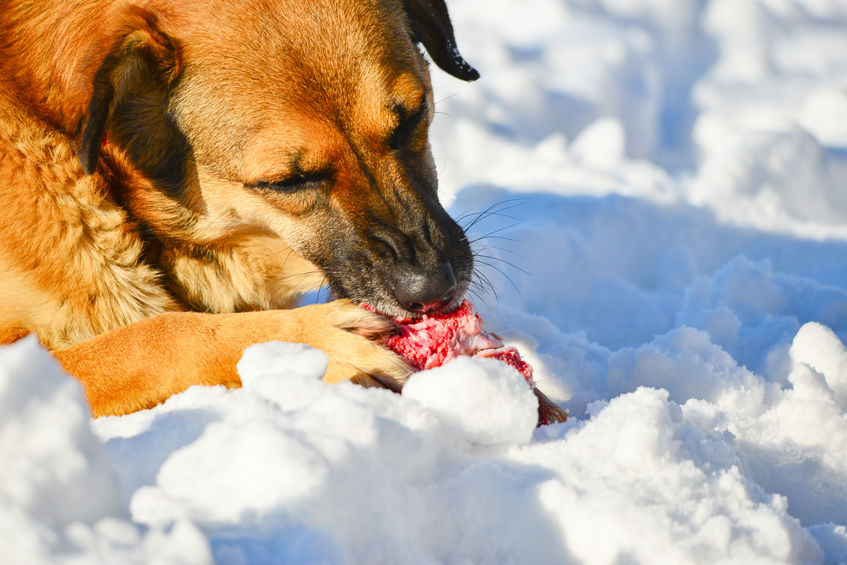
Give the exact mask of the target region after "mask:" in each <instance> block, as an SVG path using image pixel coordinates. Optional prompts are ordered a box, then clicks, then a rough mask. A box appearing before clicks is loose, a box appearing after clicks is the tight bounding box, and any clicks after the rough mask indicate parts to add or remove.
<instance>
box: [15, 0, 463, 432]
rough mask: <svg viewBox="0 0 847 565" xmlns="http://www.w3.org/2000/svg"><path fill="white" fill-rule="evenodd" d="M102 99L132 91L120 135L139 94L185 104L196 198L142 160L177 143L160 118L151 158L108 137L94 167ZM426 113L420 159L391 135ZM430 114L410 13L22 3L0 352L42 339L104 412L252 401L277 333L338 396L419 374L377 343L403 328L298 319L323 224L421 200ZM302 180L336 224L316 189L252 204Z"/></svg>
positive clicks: (268, 5)
mask: <svg viewBox="0 0 847 565" xmlns="http://www.w3.org/2000/svg"><path fill="white" fill-rule="evenodd" d="M412 4H415V2H412ZM269 29H284V30H287V31H286V33H287V34H289V35H285V36H282V37H279V36H274V37H271V38H269V37H268V35H267V34H268V33H269V32H268V30H269ZM451 33H452V32H451ZM110 61H111V62H110ZM186 61H187V62H190V65H188V64H184V63H185V62H186ZM110 65H113V66H110ZM139 77H141V79H143V80H144V81H146V82H144V83H141V84H143V85H145V86H144V87H143V90H141V91H139V90H137V89H138V88H141V87H139V86H138V85H137V81H138V80H139ZM268 77H272V78H273V80H268ZM177 78H179V79H180V89H177V90H175V91H174V90H173V86H174V84H176V80H177ZM98 81H99V82H98ZM134 88H135V89H136V90H132V89H134ZM103 92H106V93H107V94H108V93H112V92H114V101H111V100H112V99H111V98H110V99H104V100H105V102H104V104H105V106H102V107H101V108H100V110H103V109H106V110H108V112H109V114H108V118H104V119H108V120H112V119H113V118H112V117H111V116H112V114H111V112H114V111H116V110H115V108H116V107H117V105H119V104H120V103H121V100H122V99H123V98H122V97H123V96H136V97H137V96H138V93H139V92H141V94H142V95H143V96H145V97H147V98H149V100H152V102H151V104H153V103H156V101H157V100H159V101H160V102H161V101H164V100H165V99H166V98H165V97H170V98H168V99H169V100H170V102H169V104H170V106H169V108H170V109H171V110H172V112H173V116H172V118H173V119H174V120H175V123H176V127H178V128H179V130H180V132H181V133H180V135H184V136H185V143H187V144H188V145H187V146H188V147H189V148H190V152H189V153H187V154H186V155H187V156H186V158H185V160H184V164H185V171H184V177H183V178H182V179H181V187H182V190H181V191H180V192H179V193H178V196H174V195H173V194H169V193H167V192H166V191H164V190H162V189H161V187H159V186H157V185H156V184H155V182H154V180H153V178H152V177H151V176H150V175H149V173H148V172H146V171H147V169H145V166H146V165H144V164H143V163H140V161H139V158H140V157H139V155H140V156H141V160H142V161H143V160H144V158H145V157H144V156H145V155H148V156H150V159H152V160H153V161H154V163H153V165H155V164H156V163H155V161H156V159H157V157H155V156H156V155H157V153H156V151H158V150H160V149H161V148H158V147H156V146H155V143H154V142H147V141H145V140H147V139H157V136H162V135H171V134H170V133H168V132H169V131H170V130H168V128H169V127H172V126H170V125H169V124H170V122H168V121H167V120H168V119H171V118H170V117H169V118H167V119H165V118H162V117H161V116H159V117H157V116H154V115H151V116H150V117H149V118H144V117H143V116H142V121H141V122H140V123H141V125H140V126H139V127H140V128H141V131H140V132H139V133H138V139H139V140H140V141H137V142H138V143H139V144H141V145H140V146H139V147H140V148H136V149H129V148H128V147H129V146H128V145H126V143H128V142H121V141H120V139H118V140H117V141H116V140H115V138H113V136H112V134H113V132H112V130H111V129H108V130H107V133H108V136H109V137H108V138H107V139H106V141H105V145H104V146H103V147H102V149H100V148H99V142H100V139H94V140H91V139H89V140H88V142H89V143H90V145H89V149H91V148H92V147H93V148H94V150H95V155H94V157H95V160H94V161H93V163H94V166H95V170H93V171H92V174H86V173H85V171H84V168H83V166H81V161H80V159H83V158H84V157H85V155H86V154H85V148H86V146H85V143H86V137H85V135H86V133H87V132H89V131H90V128H89V129H86V127H87V125H90V124H92V123H93V122H92V120H94V119H95V117H94V116H92V115H90V114H89V112H90V111H92V109H95V110H96V109H97V108H96V107H95V103H96V102H97V97H98V96H101V95H102V93H103ZM126 93H130V94H126ZM281 94H284V96H283V95H281ZM92 97H94V98H92ZM157 97H158V98H157ZM424 101H428V111H427V114H426V116H425V117H424V122H423V125H422V126H421V128H419V130H416V132H415V133H414V134H413V135H412V136H411V138H410V140H409V142H408V148H407V149H404V151H406V153H405V154H406V155H409V157H402V158H401V157H398V156H397V152H396V151H391V150H389V149H386V141H385V140H386V139H387V137H388V136H389V135H390V134H391V131H392V130H393V129H394V128H396V127H397V124H398V118H397V115H396V113H395V110H393V109H392V108H401V109H403V111H408V112H410V113H411V112H413V111H414V110H415V108H418V107H420V105H421V104H422V103H423V102H424ZM233 108H235V109H237V111H236V112H233V111H232V109H233ZM103 115H104V116H105V114H103ZM431 115H432V95H431V90H430V85H429V77H428V73H427V70H426V65H425V63H424V61H423V59H422V57H421V56H420V54H419V53H418V52H417V49H415V47H414V42H413V41H412V40H411V39H410V38H409V36H408V25H407V21H406V16H405V15H404V8H403V5H402V4H401V2H400V1H399V0H397V1H391V2H376V1H359V0H345V1H341V2H337V1H330V0H316V1H315V2H311V3H308V4H303V3H301V2H294V1H293V0H266V1H259V0H243V1H242V0H224V1H215V2H203V1H197V2H178V1H173V2H171V1H169V0H150V1H144V0H140V1H139V2H137V3H131V2H127V1H123V0H80V1H75V2H67V1H65V0H39V1H33V0H5V2H3V3H0V342H6V343H8V342H11V341H14V340H16V339H19V338H21V337H22V336H24V335H26V334H28V333H34V334H37V335H38V337H39V339H40V340H41V342H42V343H43V344H44V345H45V346H47V347H48V348H50V349H51V350H52V351H53V353H54V354H55V356H56V357H57V358H58V360H59V361H60V362H61V363H62V365H63V366H64V367H65V368H66V369H67V370H68V372H70V373H71V374H73V375H74V376H75V377H77V378H78V379H79V380H80V381H81V382H82V383H83V385H84V387H85V390H86V394H87V396H88V399H89V401H90V404H91V409H92V412H93V413H94V414H95V415H104V414H122V413H126V412H130V411H133V410H138V409H141V408H146V407H150V406H153V405H155V404H157V403H159V402H161V401H163V400H164V399H166V398H167V397H168V396H170V395H171V394H174V393H176V392H179V391H182V390H185V389H186V388H187V387H189V386H191V385H194V384H205V385H216V384H222V385H225V386H228V387H234V386H240V381H239V379H238V375H237V373H236V371H235V364H236V362H237V361H238V359H239V358H240V356H241V353H242V351H243V350H244V348H245V347H247V346H248V345H250V344H252V343H258V342H265V341H270V340H276V339H279V340H286V341H297V342H303V343H307V344H310V345H313V346H315V347H318V348H321V349H323V350H324V351H325V352H326V353H327V354H328V355H329V359H330V361H329V368H328V370H327V373H326V376H325V379H326V380H328V381H331V382H337V381H340V380H346V379H354V380H356V381H357V382H361V383H364V384H373V381H372V380H370V378H369V376H371V375H372V376H374V377H377V378H382V379H386V378H387V379H393V380H395V381H396V382H402V381H403V380H404V379H405V378H406V376H407V375H408V372H409V368H408V366H406V364H405V363H403V362H402V361H401V360H400V359H399V358H398V357H397V356H395V355H394V354H393V353H390V352H389V351H387V350H386V349H384V348H383V347H381V346H380V345H379V340H380V338H381V337H382V336H384V335H385V334H386V333H387V332H389V331H391V330H392V326H391V324H390V323H388V322H387V321H386V320H385V319H383V318H381V317H379V316H376V315H374V314H372V313H369V312H366V311H364V310H362V309H361V308H359V307H358V306H356V305H354V304H351V303H350V302H348V301H343V300H342V301H335V302H332V303H329V304H323V305H314V306H307V307H301V308H296V309H292V310H282V309H285V308H290V307H292V306H293V305H294V304H295V302H296V300H297V297H298V295H299V294H300V293H301V292H303V291H305V290H308V289H313V288H316V287H317V286H319V285H320V284H322V282H324V280H325V274H324V273H323V272H321V270H320V269H318V268H317V267H316V266H315V264H314V263H312V262H311V261H309V260H306V259H305V258H304V255H308V254H309V253H312V252H313V249H314V248H315V246H316V245H318V243H319V242H320V241H321V238H322V237H324V236H325V235H326V234H327V233H328V232H327V230H336V229H341V228H345V229H353V227H351V226H358V225H359V223H360V222H364V221H366V220H365V218H366V216H367V215H368V214H371V213H377V214H382V215H383V216H385V217H387V215H388V214H389V211H388V209H387V208H386V207H385V203H384V198H385V197H384V196H378V195H376V194H373V195H362V194H359V192H361V191H359V192H357V189H355V187H357V186H364V185H368V184H369V183H370V184H373V183H381V184H380V185H383V184H384V185H388V184H390V186H396V187H399V188H400V189H402V188H403V187H407V186H411V183H412V181H411V180H410V178H409V173H407V172H405V171H406V167H407V165H408V162H407V160H409V159H413V160H414V163H415V164H414V167H415V171H417V173H416V174H420V175H422V178H425V179H427V180H432V179H434V167H433V165H432V162H431V157H430V156H429V153H428V145H427V141H426V131H425V127H426V125H427V124H428V122H429V119H430V118H431ZM108 123H109V124H111V123H112V122H111V121H109V122H108ZM92 127H93V126H92ZM111 127H112V126H111V125H109V128H111ZM121 135H125V134H121ZM168 139H170V138H168ZM80 140H82V143H83V145H82V148H81V146H80V143H81V141H80ZM144 143H149V146H148V145H144ZM80 151H82V153H80ZM133 151H135V153H133ZM89 154H90V151H89ZM133 155H134V156H133ZM165 156H166V155H165ZM404 159H405V160H406V161H404ZM295 166H296V167H299V168H305V169H308V170H311V169H313V168H316V167H326V166H332V167H333V169H332V170H333V175H334V177H333V178H334V179H335V181H334V182H335V183H336V187H337V188H336V189H334V190H333V193H332V195H331V196H330V197H329V201H328V202H327V203H326V208H327V209H331V210H334V211H335V212H334V213H335V214H336V216H334V217H336V220H327V218H325V217H318V216H315V214H314V213H312V212H311V210H312V208H313V207H314V202H313V201H312V200H313V199H314V198H317V196H315V195H303V196H300V195H298V196H284V197H283V196H279V195H275V194H266V193H259V192H257V191H255V190H250V189H249V188H248V187H249V186H250V184H251V183H256V182H260V181H276V180H278V179H282V178H284V177H285V176H286V175H289V174H291V171H293V170H294V169H293V167H295ZM310 199H312V200H310ZM336 224H337V225H336Z"/></svg>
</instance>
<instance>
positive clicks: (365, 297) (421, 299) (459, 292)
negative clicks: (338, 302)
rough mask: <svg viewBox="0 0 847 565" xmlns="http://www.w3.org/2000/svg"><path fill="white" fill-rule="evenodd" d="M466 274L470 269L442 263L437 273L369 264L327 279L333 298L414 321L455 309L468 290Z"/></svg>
mask: <svg viewBox="0 0 847 565" xmlns="http://www.w3.org/2000/svg"><path fill="white" fill-rule="evenodd" d="M470 270H471V267H470V265H468V266H466V267H465V266H463V267H460V268H458V269H454V268H453V267H452V265H451V264H450V263H443V264H442V265H441V266H440V267H438V268H437V269H422V268H418V269H414V270H410V269H408V268H406V267H398V266H396V265H394V266H391V265H374V264H373V263H371V264H370V265H369V266H364V265H355V264H354V265H351V266H350V271H353V272H354V273H355V275H353V276H341V277H332V276H329V275H328V278H329V284H330V289H331V291H332V293H333V295H335V296H336V297H337V298H347V299H349V300H351V301H353V302H356V303H359V304H367V305H368V307H369V308H371V309H372V310H374V311H376V312H379V313H380V314H383V315H384V316H387V317H390V318H397V319H418V318H420V317H422V316H424V315H430V316H431V315H439V314H444V313H447V312H450V311H452V310H454V309H455V308H456V307H458V306H459V305H460V304H461V303H462V300H463V299H464V297H465V295H466V294H467V291H468V287H469V286H470ZM410 271H411V273H412V274H409V273H410ZM351 274H352V273H351Z"/></svg>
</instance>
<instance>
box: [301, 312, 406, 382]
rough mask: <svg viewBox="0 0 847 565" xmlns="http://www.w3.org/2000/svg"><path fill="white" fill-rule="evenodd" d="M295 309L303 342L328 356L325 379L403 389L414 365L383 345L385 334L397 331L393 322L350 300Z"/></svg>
mask: <svg viewBox="0 0 847 565" xmlns="http://www.w3.org/2000/svg"><path fill="white" fill-rule="evenodd" d="M294 312H297V314H298V317H299V323H300V333H301V335H302V341H303V342H304V343H307V344H309V345H311V346H313V347H317V348H318V349H321V350H323V351H324V353H326V354H327V355H328V356H329V366H328V367H327V370H326V374H325V375H324V380H325V381H328V382H332V383H336V382H340V381H345V380H352V381H354V382H356V383H358V384H361V385H365V386H382V387H385V388H388V389H391V390H394V391H395V392H399V391H400V390H401V389H402V388H403V384H404V383H405V382H406V380H407V379H408V378H409V375H410V374H411V373H412V368H411V367H410V366H409V365H408V364H407V363H406V362H405V361H404V360H403V359H402V358H401V357H400V356H399V355H397V354H395V353H394V352H392V351H391V350H389V349H387V348H386V347H384V346H383V345H382V343H383V341H384V339H385V337H387V336H389V335H391V334H393V333H395V332H396V331H397V328H396V326H395V325H394V323H393V322H391V321H390V320H388V319H386V318H384V317H382V316H380V315H379V314H374V313H373V312H369V311H367V310H365V309H363V308H360V307H359V306H356V305H355V304H353V303H352V302H350V301H349V300H335V301H333V302H330V303H327V304H315V305H311V306H303V307H301V308H297V309H296V310H294Z"/></svg>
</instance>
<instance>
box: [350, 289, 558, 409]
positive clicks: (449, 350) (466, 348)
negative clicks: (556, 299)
mask: <svg viewBox="0 0 847 565" xmlns="http://www.w3.org/2000/svg"><path fill="white" fill-rule="evenodd" d="M363 307H365V308H367V309H369V310H373V309H372V308H370V307H369V306H367V305H363ZM394 321H395V323H396V324H397V327H398V329H399V331H398V333H397V335H393V336H390V337H388V339H386V342H385V344H386V345H387V346H388V347H389V348H391V349H392V350H393V351H395V352H396V353H397V354H399V355H401V356H402V357H404V358H405V359H406V360H407V361H408V362H409V364H410V365H411V366H412V367H414V368H415V369H417V370H419V371H421V370H424V369H432V368H434V367H440V366H441V365H443V364H444V363H446V362H448V361H450V360H452V359H455V358H456V357H458V356H460V355H466V356H469V357H493V358H494V359H498V360H500V361H503V362H504V363H508V364H509V365H511V366H512V367H514V368H515V369H517V370H518V371H519V372H520V373H521V374H522V375H523V377H524V379H526V382H527V384H528V385H529V386H530V387H532V389H533V391H534V392H535V395H536V396H537V397H538V403H539V406H538V422H539V425H542V424H549V423H552V422H564V421H565V420H566V419H567V413H565V412H564V411H563V410H562V409H561V408H559V407H558V406H556V405H555V404H554V403H553V402H552V401H551V400H550V399H548V398H547V396H545V395H544V394H543V393H542V392H541V391H540V390H538V388H536V386H535V382H534V381H533V379H532V367H531V366H530V365H529V363H527V362H526V361H524V360H523V359H521V356H520V353H518V350H517V349H515V348H514V347H507V346H505V345H504V344H503V341H502V340H501V339H500V337H499V336H497V335H496V334H492V333H488V332H485V331H484V330H483V329H482V326H483V322H482V319H481V318H480V317H479V316H478V315H477V314H475V313H474V310H473V305H472V304H471V303H470V302H469V301H467V300H465V301H464V302H462V304H461V306H459V307H458V308H456V309H455V310H453V311H452V312H448V313H445V314H436V315H432V316H429V315H424V316H423V317H421V318H420V319H417V320H411V319H396V320H394Z"/></svg>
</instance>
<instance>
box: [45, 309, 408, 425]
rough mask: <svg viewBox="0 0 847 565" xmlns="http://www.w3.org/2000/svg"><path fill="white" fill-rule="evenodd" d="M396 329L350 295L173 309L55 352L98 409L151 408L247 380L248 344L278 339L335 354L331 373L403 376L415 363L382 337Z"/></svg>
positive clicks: (334, 378) (334, 377) (329, 376)
mask: <svg viewBox="0 0 847 565" xmlns="http://www.w3.org/2000/svg"><path fill="white" fill-rule="evenodd" d="M393 330H394V327H393V325H392V324H391V323H390V322H389V321H388V320H385V319H384V318H382V317H380V316H377V315H375V314H372V313H370V312H367V311H365V310H363V309H361V308H359V307H358V306H355V305H353V304H351V303H350V302H348V301H335V302H332V303H329V304H318V305H313V306H304V307H301V308H296V309H294V310H274V311H268V312H245V313H239V314H202V313H197V312H172V313H166V314H160V315H158V316H154V317H152V318H148V319H146V320H143V321H141V322H137V323H135V324H131V325H129V326H126V327H123V328H120V329H117V330H114V331H111V332H109V333H106V334H103V335H100V336H98V337H96V338H93V339H91V340H88V341H85V342H82V343H79V344H76V345H73V346H71V347H68V348H65V349H61V350H58V351H54V352H53V354H54V355H55V357H56V358H57V359H58V360H59V362H60V363H61V364H62V366H63V367H64V368H65V370H66V371H68V372H69V373H70V374H72V375H73V376H75V377H76V378H77V379H79V380H80V381H81V382H82V384H83V386H84V388H85V393H86V396H87V397H88V401H89V403H90V405H91V412H92V413H93V414H94V415H95V416H104V415H117V414H126V413H129V412H133V411H136V410H141V409H144V408H150V407H152V406H155V405H156V404H158V403H160V402H163V401H164V400H165V399H167V398H168V397H169V396H171V395H173V394H176V393H178V392H182V391H184V390H185V389H187V388H188V387H190V386H193V385H224V386H227V387H230V388H233V387H239V386H241V381H240V379H239V377H238V373H237V372H236V368H235V367H236V363H237V362H238V361H239V360H240V359H241V355H242V353H243V351H244V349H245V348H246V347H248V346H249V345H251V344H254V343H262V342H267V341H273V340H281V341H293V342H299V343H306V344H309V345H312V346H314V347H317V348H319V349H322V350H323V351H324V352H325V353H326V354H327V355H328V356H329V366H328V368H327V372H326V375H325V376H324V380H327V381H329V382H338V381H342V380H350V379H355V380H356V381H359V382H362V381H368V380H369V376H370V375H373V376H374V377H376V379H377V381H378V382H381V381H383V380H384V381H386V382H390V383H398V386H399V383H402V382H403V381H404V380H405V379H406V378H407V377H408V375H409V373H410V369H409V367H408V366H407V365H406V364H405V363H404V362H403V361H402V360H401V359H400V358H399V357H397V356H396V355H394V354H393V353H392V352H390V351H388V350H387V349H385V348H383V347H382V346H381V345H380V344H379V343H378V342H379V340H380V339H381V338H382V337H383V336H385V335H386V334H388V333H390V332H391V331H393Z"/></svg>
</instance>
